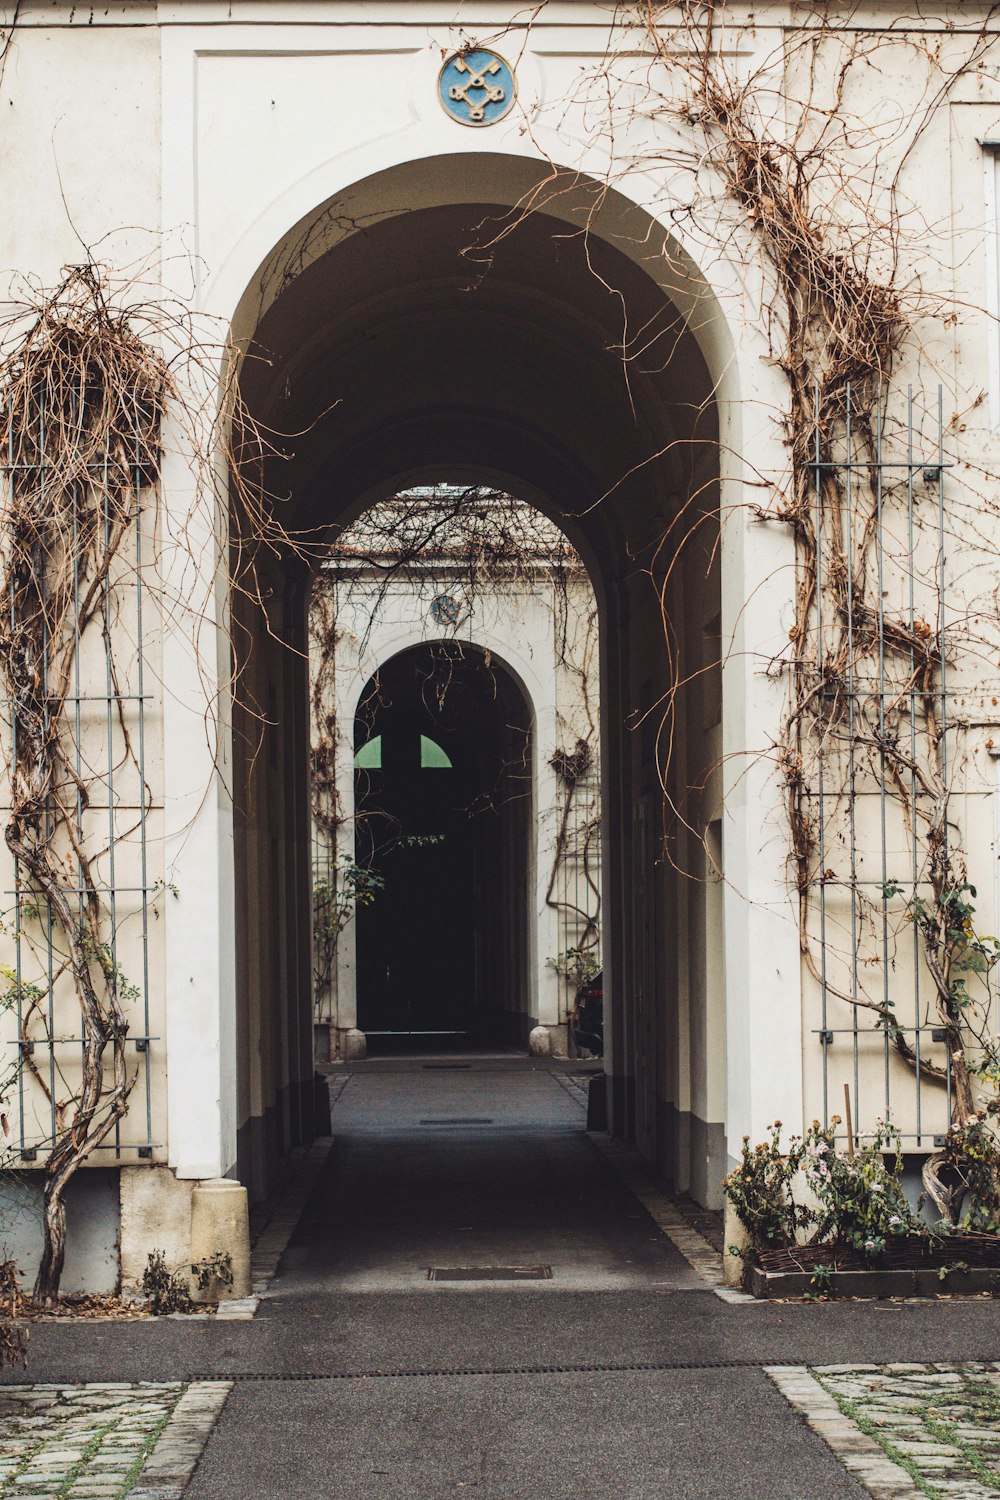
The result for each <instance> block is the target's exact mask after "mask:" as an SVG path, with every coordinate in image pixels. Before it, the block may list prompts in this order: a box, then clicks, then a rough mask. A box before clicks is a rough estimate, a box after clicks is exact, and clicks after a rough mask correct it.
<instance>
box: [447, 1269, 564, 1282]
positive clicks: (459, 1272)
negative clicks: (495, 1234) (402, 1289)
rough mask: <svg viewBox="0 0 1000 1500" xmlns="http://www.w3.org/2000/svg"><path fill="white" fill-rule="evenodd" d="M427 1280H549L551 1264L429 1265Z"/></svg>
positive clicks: (550, 1277) (550, 1278)
mask: <svg viewBox="0 0 1000 1500" xmlns="http://www.w3.org/2000/svg"><path fill="white" fill-rule="evenodd" d="M427 1280H428V1281H551V1280H552V1267H551V1266H431V1267H430V1269H429V1270H428V1272H427Z"/></svg>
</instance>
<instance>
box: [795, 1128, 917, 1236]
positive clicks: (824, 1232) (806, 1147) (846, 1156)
mask: <svg viewBox="0 0 1000 1500" xmlns="http://www.w3.org/2000/svg"><path fill="white" fill-rule="evenodd" d="M839 1124H840V1117H839V1116H838V1115H833V1116H832V1117H831V1120H830V1124H829V1126H825V1127H824V1126H821V1125H820V1123H819V1121H818V1120H814V1121H813V1123H812V1126H811V1127H810V1129H809V1130H808V1131H807V1132H806V1135H805V1138H804V1140H803V1143H802V1169H803V1172H804V1174H805V1178H806V1181H807V1182H808V1183H809V1186H810V1187H811V1188H812V1190H813V1192H814V1193H815V1195H816V1198H817V1199H818V1201H819V1213H818V1214H817V1216H816V1240H817V1241H820V1242H822V1241H828V1242H830V1243H839V1244H843V1245H851V1246H853V1248H854V1249H855V1250H860V1251H861V1253H862V1254H863V1255H864V1256H866V1258H867V1259H869V1260H874V1259H876V1258H877V1257H878V1256H879V1255H881V1254H882V1253H883V1252H884V1250H885V1246H886V1241H887V1240H888V1239H890V1238H892V1237H893V1236H894V1235H899V1234H912V1233H914V1232H922V1231H925V1230H926V1225H924V1224H923V1223H922V1222H921V1221H920V1220H919V1219H918V1218H917V1216H916V1215H915V1213H914V1212H913V1210H912V1209H911V1208H910V1205H909V1204H908V1203H907V1201H906V1198H905V1197H904V1195H903V1188H902V1184H901V1182H900V1177H901V1175H902V1171H903V1157H902V1151H901V1141H900V1135H899V1131H898V1130H897V1129H896V1128H895V1126H894V1125H889V1124H888V1123H887V1122H885V1121H881V1120H880V1121H879V1122H878V1123H877V1125H876V1128H875V1131H874V1133H873V1134H872V1135H870V1136H866V1137H865V1138H863V1139H862V1140H859V1141H858V1143H857V1146H856V1148H855V1150H854V1152H853V1154H851V1153H849V1152H847V1151H845V1150H842V1149H838V1147H837V1145H836V1140H835V1128H836V1126H837V1125H839Z"/></svg>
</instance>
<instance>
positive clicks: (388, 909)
mask: <svg viewBox="0 0 1000 1500" xmlns="http://www.w3.org/2000/svg"><path fill="white" fill-rule="evenodd" d="M355 744H356V746H357V753H356V757H355V763H356V765H357V767H358V769H357V772H356V781H357V783H358V790H357V794H356V798H355V847H356V857H357V859H358V860H359V861H360V862H361V864H362V865H363V866H364V867H365V868H366V869H368V870H371V871H372V872H373V873H374V874H375V876H376V878H377V879H378V880H379V881H380V882H381V887H380V889H379V892H378V895H377V898H376V899H375V900H373V901H372V902H371V903H369V904H367V905H362V906H360V907H359V909H358V912H357V916H356V918H355V924H356V932H355V944H356V954H357V1024H358V1027H359V1029H360V1030H361V1031H362V1032H363V1033H364V1035H365V1037H366V1038H367V1040H368V1047H369V1050H370V1051H371V1050H376V1051H385V1050H388V1049H389V1048H391V1047H396V1048H399V1047H400V1046H402V1045H405V1044H406V1043H409V1044H411V1045H417V1046H421V1045H422V1046H428V1045H438V1046H441V1045H443V1044H450V1045H454V1044H456V1043H466V1044H467V1043H475V1044H479V1045H484V1044H498V1043H499V1044H516V1043H518V1042H521V1043H523V1042H524V1041H525V1039H526V1035H527V1030H528V1028H529V1027H530V1025H531V1021H532V1020H533V1019H534V1018H533V1017H532V1002H531V999H530V997H529V974H528V922H529V906H528V899H529V898H528V872H529V866H530V863H531V851H530V848H529V836H530V831H531V814H532V801H533V798H532V774H531V772H532V749H531V714H530V708H529V705H528V704H527V703H526V701H525V699H524V697H523V694H522V693H521V692H520V691H519V689H518V687H517V685H516V684H515V682H514V680H513V678H512V677H511V676H510V674H509V673H508V672H507V671H506V670H505V669H504V668H503V667H502V666H500V665H499V663H496V662H493V661H490V662H487V661H486V659H485V657H484V655H483V653H482V652H481V651H477V650H476V649H475V648H472V649H471V650H470V649H469V648H468V647H466V646H465V645H464V643H463V644H461V645H455V644H454V643H451V642H441V643H438V644H437V645H436V646H435V645H426V646H416V647H411V648H410V649H409V650H408V651H404V652H401V653H400V654H399V655H397V656H395V657H393V658H392V660H390V661H389V662H387V663H385V665H384V666H383V667H382V668H381V669H380V671H379V673H378V676H377V678H374V679H371V680H369V682H368V684H367V686H366V689H365V692H364V693H363V695H362V699H361V702H360V704H359V705H358V715H357V727H356V731H355Z"/></svg>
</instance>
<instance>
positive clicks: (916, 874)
mask: <svg viewBox="0 0 1000 1500" xmlns="http://www.w3.org/2000/svg"><path fill="white" fill-rule="evenodd" d="M906 451H907V456H908V457H909V458H910V459H911V461H912V458H913V386H912V385H910V386H907V390H906ZM906 526H907V543H908V547H907V563H908V584H909V598H908V601H907V603H908V610H909V625H910V766H911V770H910V843H911V845H912V849H913V857H912V861H911V869H910V880H911V887H910V899H911V901H916V900H917V898H918V893H919V889H920V851H919V846H918V840H917V772H916V765H917V693H916V687H915V669H916V656H915V653H914V649H913V639H914V626H915V625H916V619H917V613H916V600H915V597H914V589H915V577H914V574H915V569H916V559H915V556H914V545H915V541H914V524H913V470H912V468H911V470H910V472H909V474H908V475H907V480H906ZM912 928H913V1019H914V1052H915V1054H916V1059H917V1061H916V1067H915V1068H914V1070H913V1093H914V1101H913V1104H914V1111H915V1114H916V1121H917V1140H918V1141H919V1140H920V1138H921V1128H920V1127H921V1123H922V1111H921V1106H922V1103H923V1093H922V1089H921V1074H920V1061H921V1059H920V963H921V952H920V929H919V927H918V926H917V923H916V922H913V923H912Z"/></svg>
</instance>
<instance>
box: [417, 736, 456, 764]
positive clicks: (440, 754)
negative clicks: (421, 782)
mask: <svg viewBox="0 0 1000 1500" xmlns="http://www.w3.org/2000/svg"><path fill="white" fill-rule="evenodd" d="M420 766H421V769H422V770H427V769H428V768H429V767H432V766H438V767H441V768H443V769H444V770H447V771H450V770H451V761H450V760H449V759H448V757H447V755H445V753H444V751H443V750H442V749H441V746H440V745H436V744H435V743H434V741H433V740H429V739H428V738H427V736H426V734H422V735H421V736H420Z"/></svg>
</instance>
